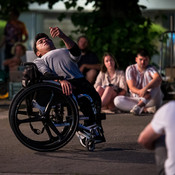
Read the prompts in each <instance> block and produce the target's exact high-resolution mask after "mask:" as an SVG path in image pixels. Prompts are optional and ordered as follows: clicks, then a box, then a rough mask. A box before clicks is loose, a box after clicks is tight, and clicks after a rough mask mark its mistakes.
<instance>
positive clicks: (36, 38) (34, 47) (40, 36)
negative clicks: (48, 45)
mask: <svg viewBox="0 0 175 175" xmlns="http://www.w3.org/2000/svg"><path fill="white" fill-rule="evenodd" d="M40 38H49V37H48V35H46V34H45V33H38V34H37V35H36V36H35V41H34V43H33V51H34V52H35V54H36V52H37V48H36V42H37V41H38V40H39V39H40ZM49 39H50V38H49Z"/></svg>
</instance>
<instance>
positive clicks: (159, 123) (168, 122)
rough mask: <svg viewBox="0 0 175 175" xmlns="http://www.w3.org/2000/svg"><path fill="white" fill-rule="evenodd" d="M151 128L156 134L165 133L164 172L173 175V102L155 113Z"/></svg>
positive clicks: (174, 134)
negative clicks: (165, 157)
mask: <svg viewBox="0 0 175 175" xmlns="http://www.w3.org/2000/svg"><path fill="white" fill-rule="evenodd" d="M151 126H152V128H153V130H154V131H155V132H156V133H158V134H163V133H165V137H166V140H165V143H166V148H167V160H166V161H165V172H166V175H175V101H171V102H169V103H167V104H165V105H164V106H163V107H161V108H160V109H159V110H158V111H157V112H156V114H155V116H154V118H153V120H152V121H151Z"/></svg>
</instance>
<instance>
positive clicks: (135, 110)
mask: <svg viewBox="0 0 175 175" xmlns="http://www.w3.org/2000/svg"><path fill="white" fill-rule="evenodd" d="M143 109H144V107H140V106H138V105H135V106H134V107H133V108H132V109H131V110H130V113H132V114H134V115H140V114H141V113H142V111H143Z"/></svg>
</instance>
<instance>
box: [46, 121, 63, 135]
mask: <svg viewBox="0 0 175 175" xmlns="http://www.w3.org/2000/svg"><path fill="white" fill-rule="evenodd" d="M45 127H46V131H47V133H48V135H49V137H50V138H51V137H52V134H51V131H50V129H51V130H52V131H53V132H54V133H55V134H56V135H57V136H58V137H59V138H61V133H60V132H59V131H58V130H57V128H56V127H55V125H54V124H53V123H52V122H51V121H48V122H47V125H45Z"/></svg>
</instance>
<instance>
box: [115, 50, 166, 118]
mask: <svg viewBox="0 0 175 175" xmlns="http://www.w3.org/2000/svg"><path fill="white" fill-rule="evenodd" d="M135 61H136V64H133V65H130V66H129V67H128V68H127V69H126V81H127V84H128V87H129V91H130V96H117V97H115V99H114V104H115V106H116V107H117V108H118V109H120V110H122V111H126V112H131V113H133V114H135V115H140V114H141V113H142V111H143V110H144V112H150V113H154V112H155V111H156V110H157V109H158V108H159V107H160V106H161V104H162V99H163V94H162V92H161V88H160V86H161V82H162V79H161V77H160V75H159V73H158V71H157V70H156V69H155V68H154V67H153V66H150V65H149V54H148V52H147V51H146V50H145V49H141V50H139V51H138V53H137V56H136V58H135Z"/></svg>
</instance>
